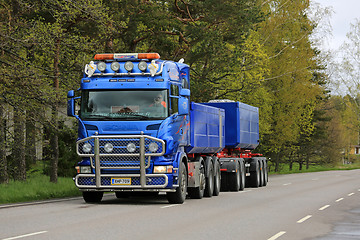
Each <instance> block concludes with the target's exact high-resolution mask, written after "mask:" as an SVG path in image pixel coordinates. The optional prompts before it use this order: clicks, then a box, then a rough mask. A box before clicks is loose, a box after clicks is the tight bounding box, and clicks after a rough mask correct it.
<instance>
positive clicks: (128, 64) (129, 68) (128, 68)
mask: <svg viewBox="0 0 360 240" xmlns="http://www.w3.org/2000/svg"><path fill="white" fill-rule="evenodd" d="M124 67H125V70H126V71H128V72H131V71H132V70H133V68H134V64H133V63H132V62H130V61H127V62H126V63H125V65H124Z"/></svg>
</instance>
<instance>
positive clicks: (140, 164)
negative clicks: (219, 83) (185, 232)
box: [68, 53, 190, 203]
mask: <svg viewBox="0 0 360 240" xmlns="http://www.w3.org/2000/svg"><path fill="white" fill-rule="evenodd" d="M189 88H190V84H189V66H188V65H186V64H183V63H181V62H173V61H163V60H160V56H159V54H157V53H143V54H142V53H131V54H128V53H126V54H122V53H114V54H96V55H95V57H94V61H91V62H90V63H89V64H87V65H86V66H85V69H84V76H83V78H82V79H81V85H80V88H79V89H78V90H77V91H76V92H75V91H73V90H71V91H69V92H68V116H72V117H75V118H76V119H77V120H78V123H79V128H78V141H77V143H76V149H77V153H78V155H79V156H81V157H82V161H80V162H79V163H78V164H77V166H76V173H77V174H76V176H75V178H74V180H75V184H76V186H77V187H78V188H79V189H80V190H81V191H82V192H83V196H84V200H85V201H86V202H98V201H100V200H101V198H102V195H103V192H105V191H115V192H116V193H117V196H121V195H122V194H125V193H129V192H134V191H141V192H143V191H148V192H160V191H164V192H167V195H168V199H169V201H170V202H174V203H181V202H183V201H184V200H185V197H186V186H185V185H186V183H187V182H186V181H187V179H186V178H187V174H186V171H187V170H186V166H187V157H186V154H185V152H184V147H185V146H188V145H189V141H190V140H189V131H188V130H189V97H190V90H189ZM75 93H76V94H75ZM76 101H79V102H80V110H79V111H78V112H77V113H76V112H75V102H76ZM179 173H180V174H179ZM181 181H182V182H181ZM181 186H182V188H181ZM184 188H185V189H184Z"/></svg>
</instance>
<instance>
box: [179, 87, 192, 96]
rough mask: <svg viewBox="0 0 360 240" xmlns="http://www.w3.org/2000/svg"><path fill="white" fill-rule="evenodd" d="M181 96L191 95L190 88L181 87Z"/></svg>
mask: <svg viewBox="0 0 360 240" xmlns="http://www.w3.org/2000/svg"><path fill="white" fill-rule="evenodd" d="M180 96H183V97H190V89H185V88H183V89H181V91H180Z"/></svg>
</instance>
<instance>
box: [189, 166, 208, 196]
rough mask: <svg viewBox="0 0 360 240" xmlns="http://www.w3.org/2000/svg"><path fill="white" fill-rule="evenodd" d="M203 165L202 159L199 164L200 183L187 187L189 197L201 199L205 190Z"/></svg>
mask: <svg viewBox="0 0 360 240" xmlns="http://www.w3.org/2000/svg"><path fill="white" fill-rule="evenodd" d="M205 185H206V184H205V165H204V161H201V165H200V185H199V186H198V187H192V188H189V189H188V193H189V196H190V198H194V199H202V198H203V196H204V192H205Z"/></svg>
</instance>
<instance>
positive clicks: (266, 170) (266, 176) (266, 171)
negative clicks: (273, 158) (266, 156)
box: [263, 160, 269, 187]
mask: <svg viewBox="0 0 360 240" xmlns="http://www.w3.org/2000/svg"><path fill="white" fill-rule="evenodd" d="M268 178H269V174H268V169H267V161H266V160H265V161H264V183H263V186H264V187H265V186H266V185H267V182H268V181H269V179H268Z"/></svg>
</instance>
